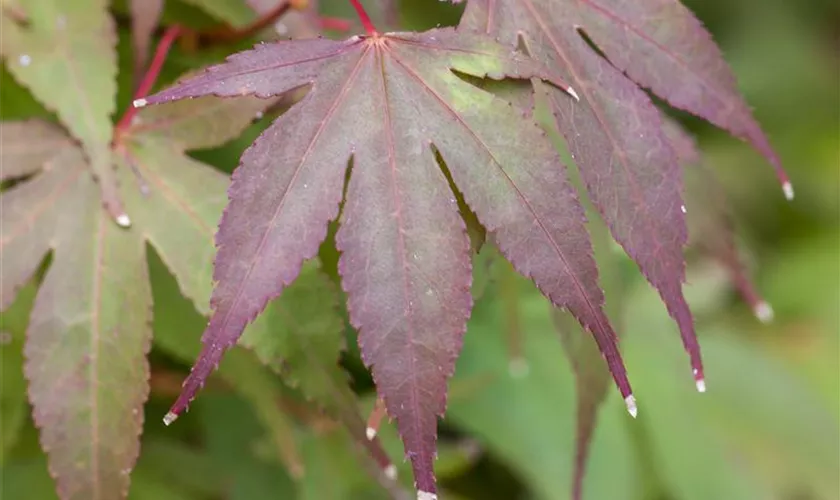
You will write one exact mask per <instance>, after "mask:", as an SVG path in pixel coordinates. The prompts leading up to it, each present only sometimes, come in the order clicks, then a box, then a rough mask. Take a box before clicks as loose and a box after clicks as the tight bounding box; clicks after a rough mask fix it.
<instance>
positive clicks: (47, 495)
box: [0, 457, 58, 500]
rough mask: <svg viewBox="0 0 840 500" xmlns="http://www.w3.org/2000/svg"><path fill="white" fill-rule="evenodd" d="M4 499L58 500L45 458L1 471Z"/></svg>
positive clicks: (0, 489)
mask: <svg viewBox="0 0 840 500" xmlns="http://www.w3.org/2000/svg"><path fill="white" fill-rule="evenodd" d="M0 493H2V494H3V499H4V500H6V499H9V500H17V499H18V498H24V499H26V500H57V499H58V497H57V496H56V494H55V488H54V487H53V482H52V480H51V478H50V475H49V471H48V470H47V463H46V460H44V457H38V458H33V459H28V460H22V461H19V462H18V463H15V464H13V465H7V466H4V467H3V468H2V469H0Z"/></svg>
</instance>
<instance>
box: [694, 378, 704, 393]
mask: <svg viewBox="0 0 840 500" xmlns="http://www.w3.org/2000/svg"><path fill="white" fill-rule="evenodd" d="M694 383H695V384H696V385H697V392H701V393H702V392H706V379H702V378H698V379H697V380H695V381H694Z"/></svg>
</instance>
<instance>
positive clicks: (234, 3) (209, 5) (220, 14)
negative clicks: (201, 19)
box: [181, 0, 255, 26]
mask: <svg viewBox="0 0 840 500" xmlns="http://www.w3.org/2000/svg"><path fill="white" fill-rule="evenodd" d="M181 1H182V2H185V3H188V4H192V5H194V6H196V7H198V8H200V9H202V10H203V11H205V12H207V13H208V14H210V15H212V16H213V17H215V18H217V19H219V20H220V21H224V22H226V23H229V24H231V25H232V26H243V25H246V24H248V23H249V22H251V21H253V20H254V18H255V14H254V11H253V10H251V9H250V8H249V7H248V4H247V3H246V2H245V0H181Z"/></svg>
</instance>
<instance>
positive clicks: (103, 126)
mask: <svg viewBox="0 0 840 500" xmlns="http://www.w3.org/2000/svg"><path fill="white" fill-rule="evenodd" d="M107 7H108V5H107V2H106V1H105V0H75V1H73V2H66V1H62V0H41V1H39V2H30V3H29V4H28V5H27V9H26V11H25V12H26V15H27V19H26V22H27V23H26V24H25V25H21V24H18V23H17V22H16V21H15V20H13V19H12V18H11V17H10V16H8V15H7V14H6V13H5V12H4V13H3V14H2V16H0V23H2V24H0V41H2V43H0V52H2V56H3V59H4V61H5V62H6V68H7V69H8V70H9V72H10V73H11V74H12V75H13V76H14V77H15V79H16V80H17V81H18V82H20V83H22V84H23V85H24V86H26V87H27V88H28V89H29V90H30V91H31V92H32V95H33V96H34V97H35V98H36V99H37V100H38V101H40V102H41V103H42V104H43V105H44V106H46V107H47V109H50V110H53V111H55V112H56V114H57V115H58V118H59V120H61V122H62V123H63V124H64V126H65V127H67V129H68V130H69V131H70V134H71V135H72V136H73V137H75V138H77V139H78V140H79V141H80V142H81V144H82V147H83V148H84V150H85V153H86V155H87V157H88V160H89V164H90V165H89V166H90V168H91V169H92V170H93V173H94V174H95V175H96V176H97V178H98V185H99V189H100V192H101V194H102V200H103V203H104V204H105V206H106V207H107V208H108V211H109V212H110V213H111V215H112V217H117V216H118V215H120V214H122V213H123V209H122V205H121V202H120V200H119V195H118V192H117V181H116V179H115V177H114V172H113V169H112V168H111V167H112V165H111V149H110V144H111V137H112V127H111V121H110V117H111V115H112V114H113V112H114V108H115V97H116V93H117V86H116V82H115V79H114V78H115V76H116V74H117V57H116V50H115V44H116V34H115V29H114V23H113V20H112V19H111V17H110V15H109V13H108V8H107Z"/></svg>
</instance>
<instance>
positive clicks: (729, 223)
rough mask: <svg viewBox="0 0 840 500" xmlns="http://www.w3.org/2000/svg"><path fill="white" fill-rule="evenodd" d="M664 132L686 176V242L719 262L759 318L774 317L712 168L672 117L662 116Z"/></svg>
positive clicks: (762, 319) (765, 320)
mask: <svg viewBox="0 0 840 500" xmlns="http://www.w3.org/2000/svg"><path fill="white" fill-rule="evenodd" d="M664 125H665V127H664V130H665V134H666V136H668V138H669V140H670V141H671V144H672V145H673V147H674V151H675V152H676V153H677V156H678V157H679V160H680V163H681V164H682V167H683V171H684V172H685V178H686V207H688V208H687V210H688V214H687V216H686V217H687V221H688V227H689V230H690V232H689V235H690V239H689V246H690V247H693V248H696V249H697V250H699V251H701V252H703V253H704V254H706V255H708V256H710V257H711V258H713V259H715V260H717V261H718V262H720V264H721V265H722V266H724V267H725V268H726V270H727V272H728V273H729V276H730V279H731V280H732V283H733V284H734V285H735V287H736V288H737V290H738V292H739V293H740V294H741V297H743V299H744V301H745V302H746V303H747V304H748V305H749V306H750V307H751V308H752V310H753V313H754V314H755V315H756V317H757V318H758V319H760V320H761V321H764V322H767V321H770V320H772V319H773V309H772V307H771V306H770V304H768V303H767V302H766V301H765V300H764V299H763V298H761V295H759V293H758V291H757V290H756V288H755V285H753V283H752V280H751V278H750V275H749V271H748V270H747V268H746V266H745V265H744V261H743V259H742V257H741V255H740V252H739V249H738V245H737V242H736V241H735V221H734V220H733V216H732V212H731V210H730V209H729V202H728V200H727V199H726V193H725V192H724V190H723V186H721V185H720V184H719V183H718V181H717V179H716V178H715V175H714V172H713V171H712V169H710V168H709V167H708V166H707V165H705V164H704V163H703V159H702V157H701V155H700V152H699V151H698V150H697V145H696V144H695V142H694V139H693V138H692V137H691V136H690V135H689V134H688V132H686V131H685V130H683V129H682V128H681V127H680V125H679V124H678V123H676V122H675V121H673V120H665V124H664Z"/></svg>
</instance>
